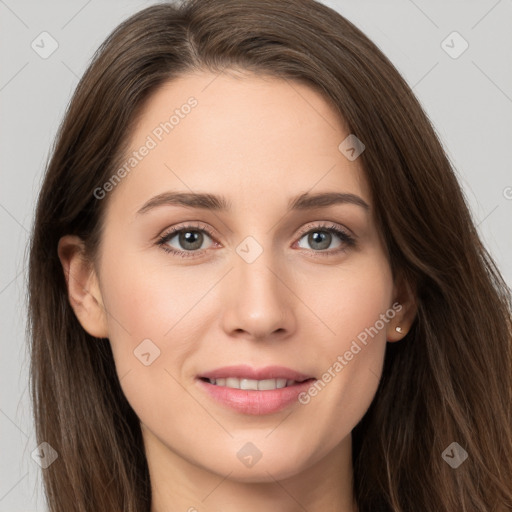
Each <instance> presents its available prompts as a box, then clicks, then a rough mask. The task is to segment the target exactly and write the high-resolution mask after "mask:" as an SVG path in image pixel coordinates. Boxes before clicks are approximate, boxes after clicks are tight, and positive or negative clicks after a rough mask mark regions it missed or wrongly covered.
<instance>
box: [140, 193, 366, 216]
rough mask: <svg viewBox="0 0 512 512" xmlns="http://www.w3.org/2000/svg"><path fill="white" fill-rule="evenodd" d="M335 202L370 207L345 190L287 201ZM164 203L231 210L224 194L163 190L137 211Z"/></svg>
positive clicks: (305, 205) (297, 206) (295, 206)
mask: <svg viewBox="0 0 512 512" xmlns="http://www.w3.org/2000/svg"><path fill="white" fill-rule="evenodd" d="M336 204H354V205H356V206H360V207H362V208H363V209H365V210H367V211H368V210H369V209H370V206H369V204H368V203H367V202H366V201H364V200H363V199H362V198H361V197H359V196H358V195H356V194H350V193H346V192H321V193H316V194H309V193H308V192H305V193H303V194H300V195H298V196H297V197H295V198H292V199H290V201H289V202H288V211H292V210H310V209H315V208H327V207H329V206H333V205H336ZM164 205H165V206H170V205H177V206H185V207H189V208H200V209H204V210H213V211H219V212H224V211H229V210H231V202H230V201H229V200H228V199H226V198H225V197H224V196H218V195H214V194H208V193H196V192H164V193H162V194H159V195H157V196H155V197H152V198H151V199H149V200H148V201H147V202H146V203H144V205H143V206H142V208H140V210H138V212H137V213H138V214H143V213H146V212H148V211H150V210H152V209H154V208H157V207H159V206H164Z"/></svg>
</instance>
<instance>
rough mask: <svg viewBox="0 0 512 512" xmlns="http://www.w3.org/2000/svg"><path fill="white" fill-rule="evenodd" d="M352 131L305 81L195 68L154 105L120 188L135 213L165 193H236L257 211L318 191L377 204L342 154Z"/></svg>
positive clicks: (134, 139)
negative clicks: (261, 203) (273, 201)
mask: <svg viewBox="0 0 512 512" xmlns="http://www.w3.org/2000/svg"><path fill="white" fill-rule="evenodd" d="M348 135H349V131H348V130H347V129H346V127H345V125H344V122H343V119H342V118H341V116H339V114H338V113H337V112H336V111H335V109H334V108H333V107H332V106H331V105H330V103H329V102H328V101H326V99H325V98H323V96H322V95H320V94H319V93H318V92H317V91H315V90H314V89H312V88H311V87H309V86H307V85H305V84H303V83H299V82H296V81H290V80H284V79H279V78H275V77H269V76H260V75H258V76H256V75H252V74H243V75H235V74H231V73H230V74H225V73H223V74H212V73H208V72H195V73H191V74H187V75H184V76H181V77H180V78H178V79H175V80H173V81H170V82H167V83H165V84H163V85H162V86H161V87H160V88H159V89H158V90H157V91H156V92H155V93H154V94H153V95H152V96H151V97H150V98H149V100H148V101H147V102H146V104H145V105H144V109H143V110H142V112H141V114H140V116H139V118H138V121H137V124H136V126H135V129H134V130H133V132H132V134H131V137H130V144H129V151H128V152H127V154H126V155H125V158H124V161H123V163H127V162H128V160H129V159H130V156H131V157H132V159H133V158H134V157H133V153H134V152H135V153H139V155H138V156H137V158H136V159H137V161H136V162H132V163H135V165H134V166H132V167H130V166H128V167H130V168H129V173H127V174H129V176H128V177H127V178H126V179H123V182H122V183H121V184H120V186H118V187H117V189H122V188H126V189H127V190H126V193H127V194H128V196H131V200H132V201H133V202H134V208H135V206H136V205H135V203H137V202H139V203H140V200H142V198H143V197H145V198H146V199H147V197H149V196H150V195H155V194H158V193H161V192H163V191H164V190H166V189H170V190H181V191H191V190H194V191H202V192H204V191H208V192H212V193H218V194H222V195H224V196H226V195H227V196H230V195H231V194H232V193H233V194H236V197H237V198H238V199H239V200H240V201H241V202H243V204H244V205H245V206H248V205H249V204H251V205H253V206H254V207H258V204H257V203H258V199H259V200H262V199H264V197H266V198H269V199H270V198H276V197H278V196H282V197H283V201H284V200H285V198H287V197H289V196H292V195H297V194H299V193H303V192H306V191H308V190H311V191H312V192H315V191H316V189H318V191H320V190H326V189H328V190H337V191H340V192H354V193H355V192H357V193H358V194H359V195H361V196H362V197H364V198H365V200H366V201H367V202H370V198H369V195H368V190H367V186H366V182H365V178H364V173H363V170H362V168H361V166H360V164H359V162H358V161H357V160H356V161H349V160H348V159H347V158H346V157H345V156H344V154H342V153H341V152H340V150H339V149H338V146H339V144H340V143H341V142H342V141H343V140H344V139H345V138H346V137H347V136H348ZM144 147H147V148H150V149H149V150H147V149H146V150H144V151H140V150H142V149H143V148H144ZM142 152H143V153H144V156H143V157H141V156H140V153H142ZM118 192H119V190H116V194H117V193H118ZM262 194H264V196H262ZM125 195H126V194H125ZM127 199H128V197H127ZM139 199H140V200H139Z"/></svg>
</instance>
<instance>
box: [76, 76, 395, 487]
mask: <svg viewBox="0 0 512 512" xmlns="http://www.w3.org/2000/svg"><path fill="white" fill-rule="evenodd" d="M191 97H193V100H189V98H191ZM187 102H188V103H187ZM186 105H188V107H187V106H186ZM175 111H176V112H175ZM173 113H174V114H175V116H174V118H173V119H171V121H170V122H169V119H170V116H171V115H173ZM165 122H167V123H168V125H166V124H165ZM348 135H349V131H347V130H346V128H345V127H344V125H343V123H342V121H341V120H340V119H339V117H338V116H337V115H336V113H335V111H334V110H333V108H332V107H331V106H330V104H329V103H328V102H326V100H325V99H323V97H322V96H321V95H319V94H318V93H317V92H315V91H314V90H312V89H311V88H309V87H308V86H306V85H301V84H299V83H295V82H287V81H284V80H279V79H275V78H267V77H261V76H258V77H255V76H252V75H244V76H242V75H239V76H235V75H233V74H231V75H218V76H217V75H212V74H209V73H206V72H205V73H196V74H191V75H187V76H183V77H182V78H180V79H179V80H175V81H173V82H172V83H168V84H165V86H163V87H162V88H161V89H159V90H158V91H157V92H156V93H155V94H154V95H153V96H152V97H151V98H150V100H149V102H148V103H147V105H146V107H145V110H144V111H143V113H142V116H141V117H140V119H139V121H138V124H137V126H136V128H135V130H134V132H133V133H132V136H131V139H130V144H131V146H130V148H131V149H130V152H129V153H130V154H129V155H127V156H126V162H127V163H128V166H127V167H126V168H125V170H126V169H129V171H126V172H124V173H123V172H120V173H119V174H118V177H120V178H122V179H120V180H112V181H111V183H110V186H109V185H108V184H107V185H106V186H105V187H104V189H103V190H104V191H105V197H104V198H102V199H98V200H104V201H107V209H106V217H105V229H104V231H103V234H102V242H101V248H100V252H99V254H98V259H97V262H96V276H97V282H98V291H99V297H100V300H101V303H102V304H103V307H104V310H105V311H106V312H107V313H106V315H105V329H106V330H107V332H106V337H108V338H109V339H110V342H111V345H112V350H113V354H114V359H115V364H116V368H117V372H118V375H119V378H120V382H121V386H122V388H123V391H124V393H125V395H126V397H127V399H128V401H129V403H130V404H131V406H132V407H133V409H134V411H135V412H136V414H137V415H138V417H139V418H140V421H141V424H142V429H143V435H144V439H145V443H146V447H147V449H148V451H149V452H150V453H151V454H152V457H154V458H156V457H158V458H159V459H160V460H161V461H167V462H168V463H169V464H173V465H174V466H180V465H181V466H183V467H184V465H187V464H188V465H190V464H192V465H193V466H194V467H196V468H199V469H200V470H206V471H210V472H213V473H216V474H218V475H227V474H228V473H229V474H230V478H231V479H234V480H238V481H253V482H254V481H263V480H264V479H266V478H268V474H269V473H270V474H271V475H272V476H273V477H274V478H276V479H281V478H287V477H290V476H292V475H294V474H297V473H298V472H300V471H302V470H304V469H306V468H310V467H312V466H313V465H314V464H316V463H318V462H319V461H320V460H324V459H325V458H329V457H331V458H333V457H334V458H336V456H337V455H336V454H339V453H340V451H341V450H342V449H344V450H346V448H347V446H348V442H349V440H350V433H351V430H352V429H353V428H354V426H355V425H356V424H357V423H358V421H359V420H360V419H361V418H362V416H363V415H364V413H365V411H366V410H367V408H368V407H369V405H370V403H371V401H372V399H373V397H374V394H375V392H376V389H377V386H378V383H379V377H380V374H381V367H382V363H383V357H384V352H385V345H386V339H392V338H393V336H394V335H393V334H391V333H392V331H393V332H394V328H395V326H396V325H397V318H398V317H399V313H398V310H399V309H400V306H397V305H396V302H395V301H396V298H397V297H396V293H395V292H396V289H395V286H394V282H393V278H392V274H391V270H390V265H389V261H388V259H387V255H386V251H385V248H384V246H383V244H382V241H381V238H380V235H379V232H378V231H377V228H376V224H375V220H374V218H373V209H372V198H371V197H370V193H369V189H368V184H367V182H366V179H365V176H364V173H363V170H362V167H361V165H360V159H355V160H350V159H348V158H347V156H346V153H343V152H342V151H340V149H338V146H339V145H340V143H341V142H342V141H343V140H344V139H346V137H347V136H348ZM144 146H145V147H146V148H147V149H146V150H144V149H141V148H143V147H144ZM133 152H136V155H135V156H134V154H133ZM130 156H131V157H133V158H135V160H136V164H135V165H133V166H130V165H131V164H134V163H135V160H132V161H131V164H130V162H129V158H130ZM119 175H120V176H119ZM102 194H103V192H97V195H98V197H101V196H102ZM177 194H186V195H182V196H178V195H177ZM193 194H199V195H200V197H198V198H197V197H196V198H194V196H193ZM206 194H207V195H208V196H205V195H206ZM322 194H325V196H323V199H319V197H320V195H322ZM315 197H316V198H317V200H316V201H315V200H314V198H315ZM212 198H213V199H212ZM393 304H395V306H393ZM84 323H85V322H84ZM282 386H285V387H282ZM240 387H241V388H245V389H235V388H240ZM162 463H164V464H165V463H166V462H162Z"/></svg>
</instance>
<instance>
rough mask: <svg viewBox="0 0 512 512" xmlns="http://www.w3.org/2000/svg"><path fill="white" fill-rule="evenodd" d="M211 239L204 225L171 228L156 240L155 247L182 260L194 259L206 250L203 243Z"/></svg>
mask: <svg viewBox="0 0 512 512" xmlns="http://www.w3.org/2000/svg"><path fill="white" fill-rule="evenodd" d="M212 237H213V235H212V234H211V233H210V231H209V229H208V228H207V227H206V226H204V225H197V226H191V225H189V226H182V227H173V228H171V229H170V230H168V231H167V232H165V233H164V234H163V235H161V236H160V237H159V238H158V241H157V245H159V246H161V247H162V249H163V250H164V251H166V252H170V253H174V254H176V255H177V256H181V257H183V258H187V257H194V256H196V255H197V254H200V253H202V252H203V250H206V249H208V247H204V243H205V241H207V239H208V238H209V239H210V240H211V239H212Z"/></svg>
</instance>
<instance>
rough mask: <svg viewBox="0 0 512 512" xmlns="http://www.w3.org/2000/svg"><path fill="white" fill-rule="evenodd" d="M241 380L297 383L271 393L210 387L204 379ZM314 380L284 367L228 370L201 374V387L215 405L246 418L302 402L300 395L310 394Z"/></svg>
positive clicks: (199, 378)
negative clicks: (279, 380)
mask: <svg viewBox="0 0 512 512" xmlns="http://www.w3.org/2000/svg"><path fill="white" fill-rule="evenodd" d="M228 377H238V378H245V379H255V380H264V379H278V378H282V379H287V380H295V381H305V382H297V384H294V385H292V386H287V387H285V388H280V389H273V390H267V391H256V390H245V389H232V388H228V387H226V386H218V385H216V384H210V383H209V382H208V381H206V380H202V379H223V378H228ZM313 380H314V377H311V376H309V375H305V374H303V373H299V372H296V371H294V370H291V369H290V368H285V367H283V366H268V367H266V368H261V369H254V368H251V367H250V366H247V365H241V366H228V367H224V368H218V369H216V370H213V371H210V372H206V373H204V374H201V375H200V376H199V377H198V379H197V382H198V384H199V385H200V387H201V388H202V389H203V390H204V391H205V392H206V393H207V394H208V395H209V396H210V397H211V398H213V399H214V400H215V401H217V402H219V403H221V404H222V405H224V406H227V407H229V408H230V409H233V410H235V411H237V412H240V413H243V414H252V415H263V414H272V413H275V412H278V411H281V410H283V409H285V408H286V407H288V406H290V405H291V404H293V403H294V402H297V401H298V395H299V394H300V393H301V392H303V391H306V390H307V389H308V388H309V387H310V386H311V384H312V382H313Z"/></svg>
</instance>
